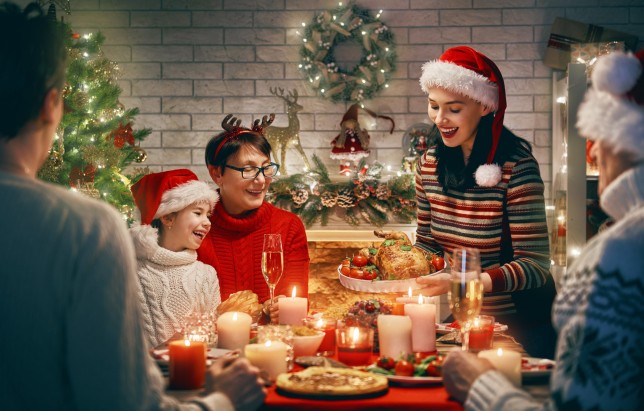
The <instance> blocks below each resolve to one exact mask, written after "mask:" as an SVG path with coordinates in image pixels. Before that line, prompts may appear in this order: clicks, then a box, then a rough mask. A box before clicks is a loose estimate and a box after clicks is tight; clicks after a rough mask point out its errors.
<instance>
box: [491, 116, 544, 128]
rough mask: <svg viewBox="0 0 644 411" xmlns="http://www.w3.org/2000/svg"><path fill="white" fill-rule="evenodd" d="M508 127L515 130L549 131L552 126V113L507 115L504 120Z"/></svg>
mask: <svg viewBox="0 0 644 411" xmlns="http://www.w3.org/2000/svg"><path fill="white" fill-rule="evenodd" d="M503 124H505V126H506V127H508V128H510V129H512V130H514V129H523V128H525V129H530V128H537V129H548V128H550V124H552V122H551V120H550V113H506V114H505V118H504V120H503Z"/></svg>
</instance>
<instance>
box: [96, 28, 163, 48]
mask: <svg viewBox="0 0 644 411" xmlns="http://www.w3.org/2000/svg"><path fill="white" fill-rule="evenodd" d="M101 33H103V34H104V35H105V43H103V44H106V45H109V44H127V45H132V44H159V43H160V42H161V29H156V28H154V29H149V28H141V29H128V28H122V27H121V28H118V29H101Z"/></svg>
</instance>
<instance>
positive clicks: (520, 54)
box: [507, 43, 545, 60]
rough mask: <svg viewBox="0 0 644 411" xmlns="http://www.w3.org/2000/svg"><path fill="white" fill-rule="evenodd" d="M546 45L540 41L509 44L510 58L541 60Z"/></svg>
mask: <svg viewBox="0 0 644 411" xmlns="http://www.w3.org/2000/svg"><path fill="white" fill-rule="evenodd" d="M544 50H545V45H542V44H538V43H519V44H512V43H509V44H508V45H507V53H508V60H541V59H542V56H543V51H544Z"/></svg>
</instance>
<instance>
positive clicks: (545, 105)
mask: <svg viewBox="0 0 644 411" xmlns="http://www.w3.org/2000/svg"><path fill="white" fill-rule="evenodd" d="M534 111H543V112H547V113H550V112H552V96H549V95H540V96H534Z"/></svg>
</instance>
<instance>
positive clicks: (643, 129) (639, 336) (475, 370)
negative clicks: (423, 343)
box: [443, 51, 644, 411]
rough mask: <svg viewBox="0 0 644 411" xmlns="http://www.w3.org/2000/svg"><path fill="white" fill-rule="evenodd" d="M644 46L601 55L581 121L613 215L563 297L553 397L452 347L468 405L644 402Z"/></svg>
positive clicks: (570, 274)
mask: <svg viewBox="0 0 644 411" xmlns="http://www.w3.org/2000/svg"><path fill="white" fill-rule="evenodd" d="M643 72H644V51H640V52H639V53H637V54H636V55H633V54H631V53H628V54H626V53H623V52H615V53H612V54H609V55H606V56H602V57H600V58H599V59H598V60H597V62H596V63H595V67H594V68H593V74H592V84H593V85H592V88H591V89H589V90H588V92H587V93H586V97H585V99H584V102H583V103H582V105H581V106H580V108H579V116H578V120H577V128H578V129H579V132H580V134H581V135H582V136H585V137H587V138H589V139H590V140H593V141H594V145H593V149H592V150H591V156H592V157H594V158H595V160H596V161H597V164H598V166H599V185H598V192H599V201H600V205H601V207H602V209H603V210H604V211H605V212H606V213H607V214H609V215H610V216H611V217H612V218H613V220H614V224H613V225H612V226H611V227H610V228H608V229H606V230H604V231H602V232H600V233H599V234H598V235H597V236H595V237H593V238H592V239H591V240H590V242H589V243H588V244H587V245H586V246H585V247H584V249H583V251H582V252H581V254H580V255H579V256H578V257H577V258H576V259H575V261H574V262H573V263H572V264H571V266H570V267H569V268H568V271H567V272H566V274H565V275H564V277H563V279H562V282H561V290H560V292H559V294H558V296H557V299H556V301H555V305H554V309H553V320H554V323H555V326H556V328H557V331H558V334H559V337H558V338H559V340H558V344H557V356H556V366H555V367H554V368H553V370H552V373H553V375H552V376H551V378H550V398H549V399H548V400H547V401H546V402H545V403H539V402H537V401H535V400H534V399H533V398H531V397H530V395H529V394H528V393H526V392H524V391H522V390H521V389H520V388H517V387H515V386H513V385H512V384H511V383H510V382H509V381H508V380H507V379H505V378H504V377H503V375H501V374H500V373H499V372H498V371H495V370H493V369H492V368H491V365H490V364H489V363H487V362H484V361H482V360H481V359H479V358H477V357H475V356H474V355H472V354H469V353H464V352H460V351H459V352H456V351H454V352H452V353H451V354H450V355H449V356H448V357H447V358H446V360H445V362H444V364H443V379H444V382H445V387H446V388H447V391H448V392H449V393H450V395H451V396H452V397H454V398H456V399H457V400H459V401H461V402H465V409H467V410H490V409H493V410H513V411H514V410H541V409H543V410H556V409H558V410H641V409H642V404H644V385H643V384H642V381H644V361H643V360H642V359H643V358H644V346H643V345H642V340H644V325H643V323H642V321H641V318H642V316H644V270H643V269H642V267H644V254H643V253H642V250H644V75H642V73H643Z"/></svg>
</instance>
